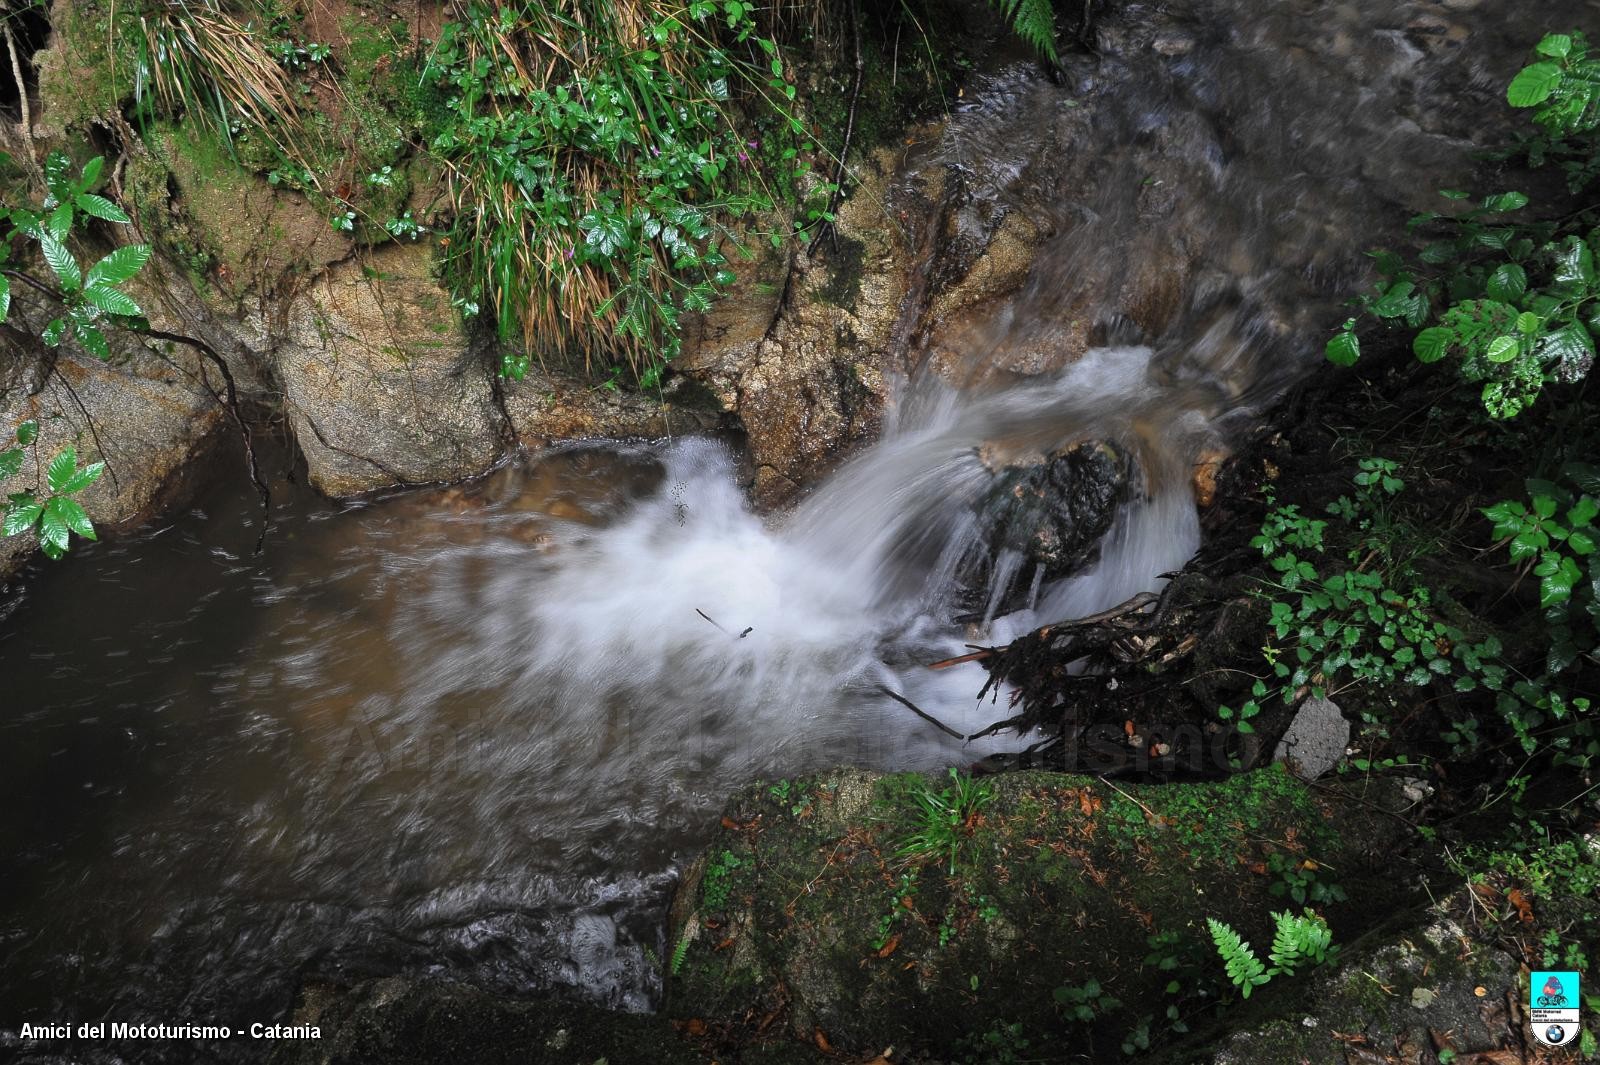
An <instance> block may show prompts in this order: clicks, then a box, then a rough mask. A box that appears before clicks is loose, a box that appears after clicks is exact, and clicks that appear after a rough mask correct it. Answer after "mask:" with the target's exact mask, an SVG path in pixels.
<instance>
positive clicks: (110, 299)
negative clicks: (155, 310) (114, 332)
mask: <svg viewBox="0 0 1600 1065" xmlns="http://www.w3.org/2000/svg"><path fill="white" fill-rule="evenodd" d="M83 298H84V299H86V300H88V301H89V302H90V303H92V304H94V305H95V306H96V307H99V308H100V309H101V310H102V311H107V312H109V313H111V314H123V315H129V316H133V315H139V314H143V313H144V312H143V311H141V310H140V309H139V305H138V304H137V303H135V302H134V301H133V297H132V296H130V295H128V294H127V293H126V292H123V291H121V290H120V289H115V288H112V287H111V286H110V285H95V286H93V287H92V288H86V289H84V290H83Z"/></svg>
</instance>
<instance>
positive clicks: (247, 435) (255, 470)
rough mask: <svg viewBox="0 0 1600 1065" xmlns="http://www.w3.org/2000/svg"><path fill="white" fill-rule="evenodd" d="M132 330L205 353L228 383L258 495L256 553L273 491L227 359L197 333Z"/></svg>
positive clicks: (264, 531) (264, 537)
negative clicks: (259, 529)
mask: <svg viewBox="0 0 1600 1065" xmlns="http://www.w3.org/2000/svg"><path fill="white" fill-rule="evenodd" d="M133 332H135V333H137V334H139V335H140V336H147V337H150V338H151V339H153V340H165V341H168V342H169V343H173V344H185V345H187V346H189V347H191V348H193V349H195V350H196V351H198V352H199V353H200V354H201V355H203V356H205V357H206V359H207V361H209V362H210V363H211V364H212V365H213V366H215V367H216V368H217V372H218V373H220V374H222V381H223V383H224V384H225V385H227V386H228V399H227V402H226V404H224V405H225V406H226V407H227V408H228V413H229V414H230V415H232V416H233V424H234V425H235V426H237V427H238V429H239V439H240V440H242V441H243V442H244V460H245V466H246V467H247V468H248V469H249V471H250V483H251V484H253V485H255V486H256V495H258V496H260V497H261V535H260V536H258V537H257V538H256V554H258V555H259V554H260V553H261V550H262V548H263V547H264V546H265V545H266V542H267V528H268V527H269V526H270V525H271V524H272V492H271V491H270V490H269V489H268V488H267V482H266V481H264V480H262V478H261V466H260V464H259V463H257V462H256V444H255V438H254V436H253V435H252V434H251V432H250V426H249V424H248V423H246V422H245V420H244V414H243V413H242V412H241V411H240V410H239V389H238V386H237V385H236V384H235V382H234V380H233V371H232V370H230V369H228V363H227V360H225V359H224V358H223V357H222V356H221V355H219V354H217V350H216V349H215V348H213V347H212V346H211V345H210V344H207V343H206V342H205V341H204V340H201V339H200V338H199V337H191V336H184V335H183V334H182V333H169V332H167V331H166V330H165V329H135V330H133Z"/></svg>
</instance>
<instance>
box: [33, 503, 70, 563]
mask: <svg viewBox="0 0 1600 1065" xmlns="http://www.w3.org/2000/svg"><path fill="white" fill-rule="evenodd" d="M71 539H72V527H71V526H70V525H68V524H67V516H66V515H65V514H64V513H63V512H62V510H61V508H60V507H58V506H57V505H56V500H54V499H52V500H50V502H49V503H48V504H47V505H46V506H45V508H44V513H43V514H41V515H40V516H39V546H40V547H42V548H43V549H44V553H45V554H47V555H49V556H50V557H51V558H60V557H61V555H62V554H64V553H65V552H66V550H67V543H68V541H70V540H71Z"/></svg>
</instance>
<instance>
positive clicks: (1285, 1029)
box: [1156, 890, 1530, 1065]
mask: <svg viewBox="0 0 1600 1065" xmlns="http://www.w3.org/2000/svg"><path fill="white" fill-rule="evenodd" d="M1480 905H1481V904H1480ZM1473 907H1474V903H1473V901H1472V900H1471V899H1470V895H1469V892H1468V891H1466V890H1462V891H1458V892H1456V893H1455V894H1454V895H1451V896H1448V897H1446V898H1444V899H1443V900H1442V901H1440V902H1439V903H1438V904H1437V905H1433V906H1429V907H1426V908H1424V909H1422V910H1418V911H1411V912H1407V913H1402V914H1401V915H1400V916H1398V917H1396V918H1394V919H1391V920H1390V921H1389V922H1387V923H1386V924H1385V925H1384V926H1382V927H1380V928H1378V929H1375V930H1373V931H1372V932H1370V933H1369V934H1368V935H1367V936H1365V937H1364V938H1362V939H1361V940H1359V941H1358V942H1346V943H1345V945H1344V946H1343V948H1342V949H1341V952H1340V954H1339V955H1338V958H1337V960H1336V962H1335V963H1334V964H1332V965H1329V966H1326V967H1323V968H1321V969H1316V970H1312V971H1310V972H1307V973H1304V974H1301V975H1297V976H1295V977H1294V978H1293V979H1292V981H1291V982H1289V983H1287V984H1286V986H1283V987H1281V988H1280V987H1278V986H1276V983H1275V984H1274V985H1273V986H1270V987H1269V988H1267V989H1264V991H1263V992H1258V993H1257V995H1256V996H1255V997H1254V998H1253V999H1252V1000H1251V1002H1250V1003H1249V1007H1250V1008H1248V1009H1246V1010H1244V1011H1242V1012H1235V1013H1233V1014H1232V1015H1230V1016H1229V1017H1228V1018H1227V1019H1226V1020H1225V1021H1224V1022H1223V1023H1225V1024H1226V1025H1227V1029H1228V1030H1226V1031H1222V1032H1218V1031H1216V1030H1212V1031H1209V1032H1207V1033H1204V1034H1203V1035H1198V1036H1196V1038H1195V1039H1194V1040H1193V1041H1191V1042H1189V1043H1185V1044H1182V1045H1180V1046H1179V1047H1177V1048H1174V1049H1173V1050H1170V1051H1168V1052H1167V1053H1164V1054H1161V1055H1158V1056H1157V1058H1156V1061H1158V1062H1159V1063H1161V1065H1178V1063H1180V1062H1184V1063H1188V1062H1206V1063H1208V1065H1247V1063H1248V1065H1254V1063H1256V1062H1267V1061H1272V1062H1278V1061H1284V1062H1287V1061H1296V1062H1306V1063H1308V1065H1350V1063H1352V1062H1374V1063H1377V1062H1389V1061H1395V1060H1397V1058H1396V1057H1395V1055H1396V1054H1398V1060H1402V1061H1439V1060H1450V1059H1454V1060H1456V1061H1475V1062H1484V1063H1490V1062H1513V1061H1522V1060H1524V1058H1523V1055H1522V1051H1521V1048H1522V1047H1524V1046H1527V1045H1530V1037H1528V1036H1527V1035H1526V1034H1525V1026H1524V1024H1523V1023H1522V1020H1521V1018H1520V1016H1518V1015H1517V1014H1516V1013H1514V1012H1513V1011H1512V1009H1511V1008H1510V1006H1509V1004H1510V1003H1513V1002H1518V1001H1525V999H1526V995H1527V985H1526V983H1525V978H1520V976H1519V973H1520V968H1521V963H1520V961H1519V959H1517V958H1514V957H1512V956H1511V955H1510V954H1508V953H1506V952H1504V951H1503V950H1501V949H1500V948H1499V947H1497V946H1495V945H1494V943H1493V942H1492V941H1491V939H1490V938H1489V937H1485V936H1482V935H1479V934H1476V933H1475V922H1474V921H1473V919H1472V912H1471V911H1472V909H1473ZM1441 1051H1451V1052H1453V1053H1451V1054H1449V1055H1445V1054H1440V1053H1439V1052H1441ZM1436 1054H1438V1055H1439V1056H1437V1057H1436V1056H1435V1055H1436Z"/></svg>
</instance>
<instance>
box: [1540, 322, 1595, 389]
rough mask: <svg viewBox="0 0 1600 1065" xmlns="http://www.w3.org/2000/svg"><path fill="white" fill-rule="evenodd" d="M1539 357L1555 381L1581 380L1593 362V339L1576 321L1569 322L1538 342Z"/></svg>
mask: <svg viewBox="0 0 1600 1065" xmlns="http://www.w3.org/2000/svg"><path fill="white" fill-rule="evenodd" d="M1539 357H1540V358H1541V359H1543V360H1544V361H1545V362H1546V363H1547V364H1548V368H1549V370H1550V374H1551V376H1552V377H1554V378H1555V379H1556V380H1557V381H1564V382H1569V383H1570V382H1572V381H1581V380H1583V378H1584V377H1585V376H1587V374H1588V373H1589V367H1590V366H1591V365H1593V364H1594V339H1593V338H1592V337H1590V336H1589V331H1588V330H1587V329H1585V328H1584V327H1583V326H1581V325H1579V324H1578V323H1577V322H1570V323H1568V324H1567V325H1565V326H1563V327H1562V328H1560V329H1557V330H1556V331H1555V332H1553V333H1547V334H1545V337H1544V339H1543V340H1542V341H1540V343H1539Z"/></svg>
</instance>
